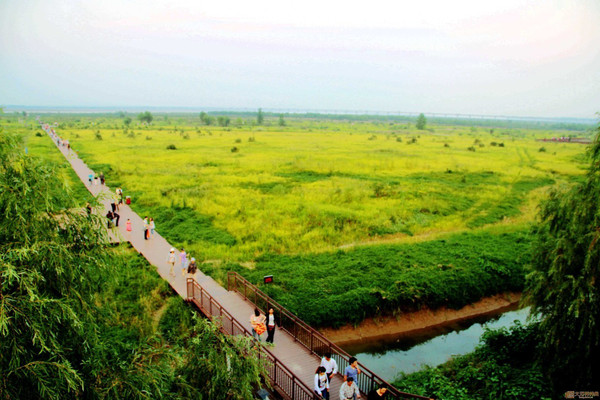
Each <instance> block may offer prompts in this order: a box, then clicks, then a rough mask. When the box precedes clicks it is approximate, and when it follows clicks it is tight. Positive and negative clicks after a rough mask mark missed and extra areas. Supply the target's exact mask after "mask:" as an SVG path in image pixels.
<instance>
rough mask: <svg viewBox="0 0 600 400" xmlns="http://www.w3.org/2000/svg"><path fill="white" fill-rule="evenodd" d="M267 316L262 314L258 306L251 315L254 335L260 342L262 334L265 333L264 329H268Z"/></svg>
mask: <svg viewBox="0 0 600 400" xmlns="http://www.w3.org/2000/svg"><path fill="white" fill-rule="evenodd" d="M265 319H266V318H265V316H264V315H260V311H258V308H255V309H254V315H251V316H250V325H252V336H254V339H256V340H258V341H259V342H260V341H261V338H260V335H262V334H263V332H264V331H266V330H267V327H266V326H265Z"/></svg>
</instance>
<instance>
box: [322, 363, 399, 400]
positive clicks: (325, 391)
mask: <svg viewBox="0 0 600 400" xmlns="http://www.w3.org/2000/svg"><path fill="white" fill-rule="evenodd" d="M348 363H349V365H348V366H347V367H346V369H345V370H344V382H343V383H342V385H341V386H340V392H339V398H340V400H351V399H352V400H357V399H359V398H361V395H360V390H359V388H358V385H357V382H358V375H359V374H361V373H362V371H361V370H360V368H359V367H358V360H357V359H356V357H350V359H349V360H348ZM337 373H338V366H337V362H336V361H335V359H333V358H332V357H331V353H325V355H324V356H323V358H322V359H321V364H320V365H319V367H318V368H317V370H316V371H315V379H314V383H315V387H314V391H315V393H316V394H317V396H318V397H319V398H321V399H326V400H329V387H330V382H331V378H332V377H333V376H334V375H335V374H337ZM387 390H388V387H387V385H386V384H381V385H379V387H378V388H376V389H373V390H371V391H370V392H369V394H368V395H367V400H383V399H385V398H386V392H387Z"/></svg>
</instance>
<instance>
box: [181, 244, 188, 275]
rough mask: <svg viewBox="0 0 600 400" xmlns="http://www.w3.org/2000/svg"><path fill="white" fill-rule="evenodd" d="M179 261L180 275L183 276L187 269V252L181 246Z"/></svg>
mask: <svg viewBox="0 0 600 400" xmlns="http://www.w3.org/2000/svg"><path fill="white" fill-rule="evenodd" d="M179 261H180V262H181V264H180V265H181V275H182V276H185V270H186V269H187V253H186V252H185V250H184V249H183V248H181V252H180V253H179Z"/></svg>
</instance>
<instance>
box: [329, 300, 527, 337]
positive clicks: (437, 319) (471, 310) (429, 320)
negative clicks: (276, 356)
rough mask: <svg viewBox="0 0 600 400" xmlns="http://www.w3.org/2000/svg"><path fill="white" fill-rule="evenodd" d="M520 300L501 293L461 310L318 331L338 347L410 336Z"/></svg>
mask: <svg viewBox="0 0 600 400" xmlns="http://www.w3.org/2000/svg"><path fill="white" fill-rule="evenodd" d="M520 299H521V293H503V294H498V295H496V296H492V297H486V298H484V299H482V300H479V301H478V302H476V303H473V304H469V305H467V306H465V307H463V308H461V309H460V310H453V309H448V308H444V307H443V308H439V309H437V310H429V309H423V310H420V311H416V312H412V313H407V314H402V315H401V316H399V317H379V318H368V319H366V320H364V321H363V322H362V323H361V324H360V325H358V326H357V327H354V326H352V325H346V326H343V327H341V328H339V329H329V328H327V329H321V333H323V334H324V335H325V336H326V337H327V338H328V339H329V340H331V341H332V342H334V343H336V344H338V345H346V344H352V343H356V342H358V341H363V340H376V339H384V338H386V337H390V336H403V335H406V336H409V335H414V334H419V333H422V332H423V331H425V330H428V329H432V328H436V327H442V326H445V325H450V324H454V323H457V322H461V321H465V320H468V319H470V318H475V317H483V316H486V315H487V314H493V313H497V312H501V311H504V310H509V309H514V308H515V307H516V305H517V304H518V303H519V300H520Z"/></svg>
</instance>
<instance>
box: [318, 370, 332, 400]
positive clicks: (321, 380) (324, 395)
mask: <svg viewBox="0 0 600 400" xmlns="http://www.w3.org/2000/svg"><path fill="white" fill-rule="evenodd" d="M315 393H316V394H317V396H319V398H320V399H326V400H329V379H327V375H326V374H325V367H321V366H319V367H318V368H317V370H316V371H315Z"/></svg>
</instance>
